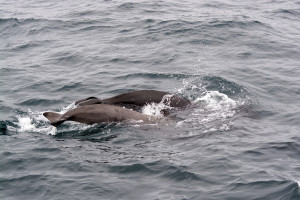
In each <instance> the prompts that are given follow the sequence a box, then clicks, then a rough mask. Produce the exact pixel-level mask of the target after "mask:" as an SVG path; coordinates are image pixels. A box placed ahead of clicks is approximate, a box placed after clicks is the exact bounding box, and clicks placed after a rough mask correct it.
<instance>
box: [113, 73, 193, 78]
mask: <svg viewBox="0 0 300 200" xmlns="http://www.w3.org/2000/svg"><path fill="white" fill-rule="evenodd" d="M136 77H143V78H149V79H169V78H171V79H172V78H178V79H182V78H189V77H191V76H190V75H186V74H168V73H133V74H127V75H123V76H117V77H116V79H129V78H136Z"/></svg>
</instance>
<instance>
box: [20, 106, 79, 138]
mask: <svg viewBox="0 0 300 200" xmlns="http://www.w3.org/2000/svg"><path fill="white" fill-rule="evenodd" d="M74 107H75V103H72V104H70V105H68V106H66V107H63V108H61V110H60V111H59V113H60V114H63V113H66V112H67V111H69V110H71V109H72V108H74ZM17 119H18V125H19V127H20V128H19V129H18V131H20V132H24V131H30V132H38V133H43V134H49V135H55V134H56V131H57V129H56V127H54V126H51V125H50V124H49V122H48V119H47V118H46V117H44V115H43V112H33V111H31V110H30V109H28V113H27V115H26V116H17Z"/></svg>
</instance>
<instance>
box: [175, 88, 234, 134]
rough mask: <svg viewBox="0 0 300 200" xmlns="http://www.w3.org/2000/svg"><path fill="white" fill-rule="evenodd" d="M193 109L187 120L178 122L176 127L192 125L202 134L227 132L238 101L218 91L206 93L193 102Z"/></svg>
mask: <svg viewBox="0 0 300 200" xmlns="http://www.w3.org/2000/svg"><path fill="white" fill-rule="evenodd" d="M193 103H194V104H196V105H197V106H196V107H195V108H193V110H192V111H191V113H189V115H188V116H187V119H185V120H183V121H180V122H178V123H177V125H176V126H178V127H182V126H184V125H185V124H190V125H192V126H193V127H194V128H195V129H196V130H199V129H200V130H201V132H202V133H207V132H214V131H228V130H230V128H231V127H232V125H233V122H232V120H230V119H231V118H232V117H234V115H235V114H236V108H237V107H238V105H239V102H238V101H235V100H233V99H231V98H229V97H228V96H227V95H226V94H223V93H220V92H218V91H206V92H204V93H203V94H202V96H201V97H198V98H196V99H195V100H194V102H193Z"/></svg>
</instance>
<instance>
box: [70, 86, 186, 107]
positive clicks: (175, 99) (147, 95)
mask: <svg viewBox="0 0 300 200" xmlns="http://www.w3.org/2000/svg"><path fill="white" fill-rule="evenodd" d="M160 102H163V103H164V104H166V105H168V106H170V107H174V108H184V107H186V106H188V105H190V104H191V102H190V101H189V100H187V99H184V98H181V97H179V96H177V95H175V94H170V93H168V92H163V91H157V90H138V91H132V92H126V93H124V94H120V95H117V96H114V97H111V98H106V99H99V98H97V97H88V98H85V99H81V100H78V101H76V102H75V105H77V106H85V105H92V104H110V105H118V106H124V107H127V108H128V107H129V108H131V107H132V106H145V105H146V104H150V103H160Z"/></svg>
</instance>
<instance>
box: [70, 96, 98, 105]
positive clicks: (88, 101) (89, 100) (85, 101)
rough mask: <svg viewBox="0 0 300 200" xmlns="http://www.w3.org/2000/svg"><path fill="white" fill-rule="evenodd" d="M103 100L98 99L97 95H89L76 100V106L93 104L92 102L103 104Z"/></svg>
mask: <svg viewBox="0 0 300 200" xmlns="http://www.w3.org/2000/svg"><path fill="white" fill-rule="evenodd" d="M101 103H102V101H101V100H100V99H98V98H97V97H88V98H85V99H80V100H78V101H76V102H75V105H76V106H86V105H92V104H101Z"/></svg>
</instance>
